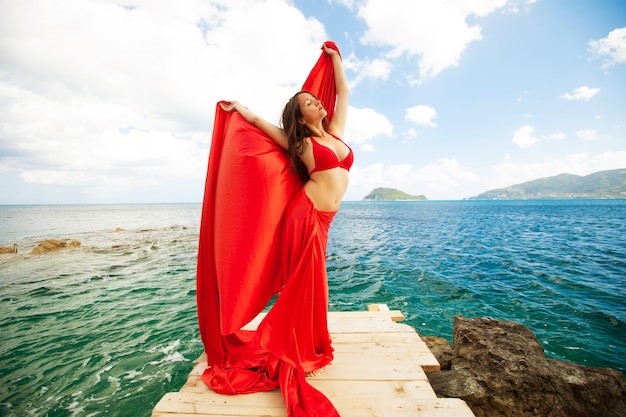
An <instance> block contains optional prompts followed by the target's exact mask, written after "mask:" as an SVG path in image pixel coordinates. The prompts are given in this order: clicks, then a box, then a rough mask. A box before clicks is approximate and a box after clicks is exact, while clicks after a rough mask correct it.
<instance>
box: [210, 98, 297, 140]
mask: <svg viewBox="0 0 626 417" xmlns="http://www.w3.org/2000/svg"><path fill="white" fill-rule="evenodd" d="M220 106H221V107H222V109H224V110H225V111H227V112H232V111H237V112H239V114H241V116H242V117H243V118H244V119H246V121H247V122H248V123H250V124H251V125H253V126H256V127H258V128H259V129H261V131H262V132H263V133H265V134H266V135H267V136H269V137H270V138H272V139H273V140H274V141H275V142H276V143H277V144H278V145H279V146H280V147H281V148H283V149H289V141H288V139H287V135H286V134H285V131H284V130H283V129H281V128H280V127H278V126H276V125H273V124H272V123H270V122H268V121H267V120H265V119H263V118H262V117H260V116H259V115H257V114H256V113H254V112H252V111H251V110H250V109H248V108H247V107H245V106H244V105H242V104H241V103H239V102H238V101H225V102H221V103H220Z"/></svg>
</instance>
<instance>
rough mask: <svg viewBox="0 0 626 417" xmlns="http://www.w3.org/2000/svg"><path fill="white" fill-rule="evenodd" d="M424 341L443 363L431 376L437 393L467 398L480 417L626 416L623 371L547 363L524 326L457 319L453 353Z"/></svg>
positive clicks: (432, 341) (437, 341)
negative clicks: (439, 369) (440, 368)
mask: <svg viewBox="0 0 626 417" xmlns="http://www.w3.org/2000/svg"><path fill="white" fill-rule="evenodd" d="M424 339H425V341H426V343H427V344H428V345H429V347H430V346H432V347H433V354H435V356H437V357H438V359H439V360H440V363H441V364H442V370H441V371H440V372H431V373H429V374H428V378H429V380H430V383H431V385H432V387H433V389H434V390H435V392H436V393H437V395H438V396H440V397H456V398H462V399H463V400H465V401H466V402H467V404H468V405H469V406H470V408H471V409H472V411H473V412H474V414H475V415H476V417H491V416H498V417H503V416H505V417H530V416H542V417H583V416H585V417H587V416H588V417H592V416H593V417H595V416H603V417H624V416H626V379H625V378H624V376H623V375H622V374H621V372H619V371H617V370H614V369H605V368H592V367H586V366H583V365H578V364H575V363H571V362H565V361H560V360H556V359H550V358H546V357H545V355H544V351H543V347H542V346H541V344H540V343H539V341H538V340H537V338H536V337H535V335H534V334H533V332H532V331H531V330H530V329H528V328H527V327H526V326H524V325H522V324H519V323H515V322H511V321H504V320H494V319H490V318H477V319H469V318H466V317H463V316H457V317H455V318H454V329H453V341H452V347H451V348H445V346H443V345H445V340H444V341H443V342H442V340H443V339H440V338H424ZM442 346H443V347H442Z"/></svg>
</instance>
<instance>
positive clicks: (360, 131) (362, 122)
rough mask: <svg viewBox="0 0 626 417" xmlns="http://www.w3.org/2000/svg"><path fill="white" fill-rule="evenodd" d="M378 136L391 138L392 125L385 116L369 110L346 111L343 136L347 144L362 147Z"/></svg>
mask: <svg viewBox="0 0 626 417" xmlns="http://www.w3.org/2000/svg"><path fill="white" fill-rule="evenodd" d="M379 136H387V137H393V125H392V124H391V122H390V121H389V119H387V117H386V116H385V115H383V114H380V113H378V112H377V111H376V110H373V109H369V108H363V109H356V108H354V107H350V108H349V109H348V121H347V125H346V134H345V137H346V141H347V142H348V143H354V144H358V145H363V144H366V143H368V142H371V141H372V140H373V139H374V138H376V137H379ZM368 149H371V148H368Z"/></svg>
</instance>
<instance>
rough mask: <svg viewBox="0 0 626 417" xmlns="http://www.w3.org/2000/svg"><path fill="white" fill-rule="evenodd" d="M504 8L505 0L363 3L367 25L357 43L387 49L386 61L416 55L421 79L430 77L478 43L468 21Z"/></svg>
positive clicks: (377, 0) (475, 28) (378, 0)
mask: <svg viewBox="0 0 626 417" xmlns="http://www.w3.org/2000/svg"><path fill="white" fill-rule="evenodd" d="M505 4H506V0H490V1H489V0H488V1H472V2H468V1H465V0H455V1H419V2H416V1H412V0H391V1H390V0H367V1H365V2H364V3H362V4H361V5H360V6H357V7H358V16H359V17H360V18H361V19H363V20H364V21H365V23H366V24H367V26H368V28H367V30H366V32H365V34H364V35H363V37H362V38H361V42H363V43H364V44H367V45H375V46H381V47H386V48H390V50H389V52H388V54H387V56H388V57H389V58H390V59H396V58H399V57H401V56H403V55H407V56H409V57H415V56H417V57H419V64H418V66H419V78H420V81H421V80H426V79H430V78H434V77H435V76H437V74H439V73H440V72H441V71H443V70H444V69H446V68H449V67H453V66H457V65H458V64H459V61H460V59H461V56H462V55H463V53H464V51H465V49H466V48H467V47H468V45H469V44H470V43H472V42H474V41H478V40H481V39H482V34H481V27H480V26H479V25H478V24H472V25H470V24H468V22H467V20H468V17H469V16H475V17H483V16H487V15H488V14H490V13H492V12H493V11H495V10H497V9H499V8H501V7H503V6H504V5H505ZM418 82H419V81H418Z"/></svg>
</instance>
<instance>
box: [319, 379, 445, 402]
mask: <svg viewBox="0 0 626 417" xmlns="http://www.w3.org/2000/svg"><path fill="white" fill-rule="evenodd" d="M308 382H309V383H310V384H311V385H312V386H313V387H315V388H316V389H318V390H320V391H321V392H323V393H324V395H326V396H328V397H329V398H330V397H333V398H340V397H358V398H361V397H372V398H382V397H390V396H394V395H397V396H401V397H407V398H413V399H415V400H422V399H431V400H432V399H437V395H436V394H435V392H434V391H433V389H432V387H431V386H430V383H429V382H428V381H424V380H420V381H403V380H396V381H357V380H345V381H336V380H317V379H314V378H312V379H309V380H308Z"/></svg>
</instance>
